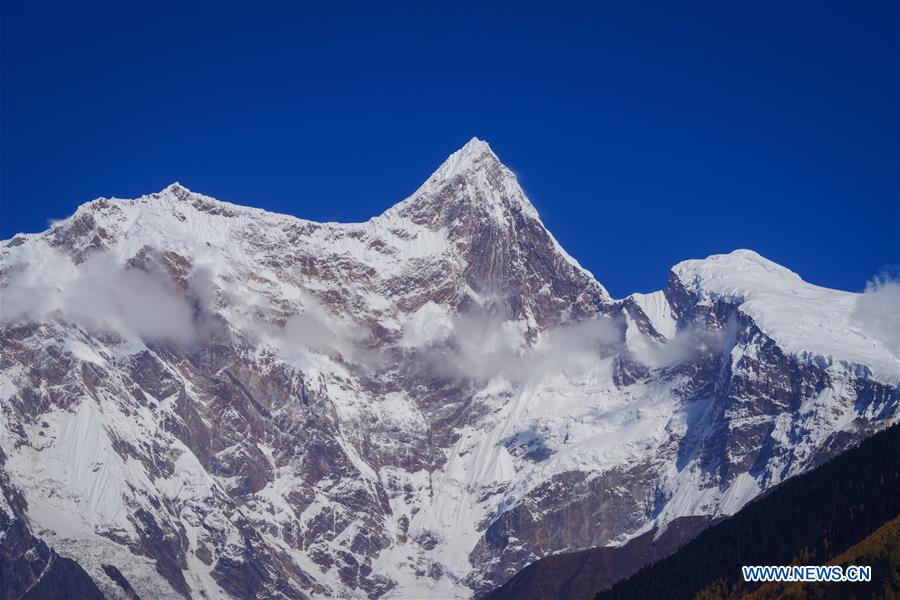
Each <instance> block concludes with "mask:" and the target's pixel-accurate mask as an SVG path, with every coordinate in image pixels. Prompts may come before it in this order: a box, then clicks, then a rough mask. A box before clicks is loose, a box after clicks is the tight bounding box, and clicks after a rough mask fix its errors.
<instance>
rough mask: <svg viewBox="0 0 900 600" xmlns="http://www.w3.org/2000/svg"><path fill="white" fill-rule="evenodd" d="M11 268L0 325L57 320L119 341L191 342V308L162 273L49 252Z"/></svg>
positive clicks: (99, 256)
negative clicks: (72, 258)
mask: <svg viewBox="0 0 900 600" xmlns="http://www.w3.org/2000/svg"><path fill="white" fill-rule="evenodd" d="M30 258H31V259H33V260H32V261H31V262H29V263H28V264H20V265H12V266H11V268H10V272H11V273H12V274H11V275H10V277H9V279H8V281H7V284H6V285H5V286H4V287H3V289H2V290H0V323H2V324H3V325H6V324H8V323H13V322H17V321H22V320H58V321H64V322H68V323H72V324H75V325H78V326H80V327H83V328H85V329H87V330H92V331H103V332H107V333H112V334H115V335H117V336H119V337H121V338H123V339H127V340H136V339H145V340H170V341H174V342H179V343H189V342H191V341H193V339H194V337H195V335H196V330H195V327H194V323H193V318H192V310H191V307H190V304H189V303H188V302H187V300H186V299H185V298H184V296H183V295H181V294H180V293H179V290H178V289H177V288H176V287H175V285H174V283H173V282H172V281H171V280H170V279H169V278H168V277H166V276H165V275H163V274H162V273H155V272H145V271H142V270H139V269H131V268H127V267H126V266H125V265H122V264H120V263H117V262H116V260H115V258H114V257H112V256H111V255H109V254H108V253H96V254H93V255H91V256H90V257H89V258H88V259H87V260H85V261H84V262H83V263H82V264H81V265H75V264H74V263H73V262H72V260H71V259H70V258H69V257H68V256H67V255H65V254H62V253H60V252H57V251H55V250H48V251H47V252H45V253H43V254H42V255H41V256H31V257H30Z"/></svg>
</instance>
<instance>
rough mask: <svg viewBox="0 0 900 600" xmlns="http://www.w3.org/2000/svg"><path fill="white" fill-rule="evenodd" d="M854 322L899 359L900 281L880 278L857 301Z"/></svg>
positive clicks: (854, 309)
mask: <svg viewBox="0 0 900 600" xmlns="http://www.w3.org/2000/svg"><path fill="white" fill-rule="evenodd" d="M853 320H854V321H855V322H856V323H857V324H858V325H859V326H860V327H861V328H862V329H863V330H865V332H866V333H867V334H869V335H871V336H872V337H874V338H876V339H878V340H879V341H880V342H881V343H883V344H884V345H885V346H886V347H887V348H888V350H890V351H891V352H892V353H893V355H894V356H897V357H900V281H898V280H897V279H896V278H890V277H887V276H885V277H877V278H875V279H873V280H872V281H870V282H869V284H868V285H867V286H866V290H865V292H863V293H862V294H861V295H860V296H859V298H857V300H856V305H855V306H854V308H853Z"/></svg>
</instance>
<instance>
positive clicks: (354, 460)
mask: <svg viewBox="0 0 900 600" xmlns="http://www.w3.org/2000/svg"><path fill="white" fill-rule="evenodd" d="M470 144H471V146H469V147H468V149H465V148H464V149H465V150H466V151H465V152H463V153H462V154H460V155H457V156H456V158H454V157H453V155H451V158H450V159H448V161H445V163H444V165H442V167H440V168H439V169H438V171H441V169H444V171H443V173H444V174H443V175H441V176H433V177H432V178H429V180H427V181H426V183H425V184H423V186H421V187H420V188H419V190H418V191H417V192H415V193H414V194H413V195H411V196H410V197H409V198H407V199H406V200H403V201H401V202H400V203H398V204H397V205H395V206H394V207H393V208H391V209H388V210H387V211H385V213H383V214H382V215H380V216H376V217H373V218H371V219H369V220H368V221H365V222H363V223H356V224H333V223H315V222H312V221H305V220H303V219H299V218H297V217H291V216H282V215H276V214H273V213H268V212H266V211H262V210H260V209H251V208H242V207H240V206H238V205H233V204H229V203H223V202H219V201H216V200H214V199H212V198H209V197H206V196H203V195H202V194H196V193H193V192H190V191H189V190H187V189H186V188H184V187H183V186H180V185H178V184H173V185H171V186H169V187H167V188H165V189H164V190H163V191H162V192H160V193H157V194H151V195H149V196H144V197H141V198H139V199H137V200H135V201H114V200H109V199H98V200H95V201H92V202H90V203H88V204H85V205H82V206H81V207H79V209H78V210H77V211H76V212H75V214H73V216H72V217H70V218H69V219H66V220H64V221H61V222H58V223H56V224H55V225H54V226H53V227H51V228H50V229H49V230H48V231H47V232H44V233H42V234H28V235H27V236H16V237H14V238H12V239H11V240H9V241H8V242H5V243H0V293H2V298H3V302H2V305H0V316H2V319H0V347H2V348H3V350H4V352H3V353H2V357H0V366H2V373H0V410H2V419H0V427H2V430H0V433H2V434H3V435H2V436H0V445H2V450H3V451H4V453H5V454H6V456H7V457H8V459H7V460H6V463H5V465H4V466H3V472H4V473H5V474H6V475H7V476H8V477H9V479H10V489H11V490H15V491H16V493H21V494H23V497H24V498H25V499H26V500H27V502H26V506H27V508H22V509H15V510H13V508H12V507H13V506H14V503H8V504H9V506H10V508H9V509H8V510H7V509H4V512H5V513H6V514H7V515H14V516H15V517H16V518H17V519H19V520H20V521H22V522H26V523H28V524H29V527H30V528H31V529H32V530H33V532H34V533H35V535H36V536H38V537H45V538H46V541H47V543H48V544H49V545H51V546H53V547H54V549H55V550H56V551H57V552H59V553H60V554H61V555H64V556H67V557H70V558H73V559H75V560H77V561H78V562H79V564H81V565H82V566H83V567H84V568H85V570H86V571H87V572H88V573H90V575H91V576H92V577H93V578H94V579H95V581H96V582H97V585H98V586H99V587H100V588H101V589H102V590H103V592H104V593H106V594H108V595H110V596H111V597H119V596H120V595H121V593H120V592H121V589H122V587H121V585H120V583H119V582H118V581H115V580H113V579H112V578H111V576H110V575H109V573H108V570H107V569H106V566H108V565H112V566H113V567H115V568H116V569H117V572H118V573H119V574H120V575H121V576H122V578H124V580H125V581H126V582H128V584H129V585H130V586H131V588H133V589H134V590H136V592H137V593H138V595H141V596H143V595H150V596H154V597H160V598H175V597H193V596H197V595H200V594H201V593H207V594H212V595H220V596H230V597H237V598H240V597H247V596H248V595H257V596H260V597H273V598H274V597H290V598H301V597H307V596H312V597H322V596H328V595H337V596H347V597H372V598H375V597H382V596H386V597H417V596H422V595H428V596H442V597H443V596H446V597H453V596H462V597H465V596H467V595H473V594H478V593H481V592H484V591H487V590H489V589H491V588H492V587H495V586H496V585H497V584H499V583H501V582H502V581H503V580H505V579H507V578H508V577H509V576H511V575H512V574H513V573H515V572H516V571H518V570H519V569H521V568H522V567H523V566H524V565H525V564H527V563H529V562H531V561H533V560H534V559H535V558H537V557H540V556H543V555H547V554H552V553H556V552H559V551H563V550H578V549H582V548H588V547H593V546H598V545H609V544H621V543H624V542H625V541H627V540H629V539H633V538H635V537H637V536H640V535H642V534H644V533H646V532H647V531H650V530H652V529H653V528H659V527H664V526H665V525H666V524H667V523H669V522H671V521H673V520H675V519H678V518H680V517H686V516H700V517H705V516H709V517H717V516H720V515H724V514H731V513H733V512H734V511H736V510H738V509H739V508H740V507H741V506H743V505H744V504H745V503H746V502H747V501H748V500H749V499H751V498H753V497H755V496H756V495H757V494H758V493H760V492H761V491H763V490H764V489H767V488H768V487H770V486H771V485H774V484H776V483H778V482H779V481H781V480H783V479H785V478H788V477H790V476H791V475H793V474H796V473H799V472H803V471H804V470H806V469H808V468H810V467H811V466H814V465H815V464H817V463H818V462H820V461H821V460H823V458H824V457H826V456H829V455H831V454H833V453H835V452H839V451H840V450H841V449H843V448H845V447H847V446H848V445H850V444H852V443H854V442H855V441H858V440H859V439H862V438H864V437H866V436H867V435H869V434H870V433H872V432H873V431H876V430H878V429H881V428H883V427H886V426H887V425H889V424H890V423H892V422H895V421H896V420H897V406H898V392H897V383H896V380H895V379H891V378H890V377H883V376H882V373H883V372H888V375H890V372H889V371H890V369H891V368H893V366H894V365H895V364H896V361H897V359H896V357H893V355H890V353H889V351H888V350H884V352H887V354H885V353H884V352H882V351H881V350H879V351H878V352H881V354H873V351H872V350H871V348H880V346H878V345H879V344H881V342H880V341H878V339H876V337H874V336H872V335H871V334H870V333H869V332H868V331H867V330H866V329H865V328H864V327H863V326H862V325H857V324H856V322H855V321H853V316H852V315H853V311H854V310H856V304H858V299H859V298H861V297H862V296H861V295H858V294H856V295H854V294H849V293H843V292H834V295H829V294H825V295H824V296H818V297H817V299H818V300H819V301H824V302H826V303H829V302H831V300H830V299H832V298H840V299H842V300H841V302H835V303H833V304H834V306H833V307H832V308H833V311H832V312H834V311H837V312H838V313H839V316H840V320H839V323H842V324H843V325H842V327H845V328H855V329H854V331H855V332H856V333H857V334H858V336H859V339H860V340H861V341H860V342H859V344H860V346H859V347H860V348H864V349H865V352H863V351H862V350H860V351H859V352H857V353H856V354H855V355H853V357H855V358H857V359H858V360H862V361H863V362H862V363H855V362H853V361H852V360H848V359H847V357H845V356H842V355H837V354H836V355H834V356H831V355H829V358H827V359H825V358H822V359H821V360H820V359H818V358H817V356H818V354H816V351H817V350H816V349H815V348H813V352H810V351H809V350H808V349H807V348H806V347H805V346H801V347H799V350H798V349H796V348H792V347H791V346H790V344H788V343H786V342H785V341H784V340H788V342H790V340H792V339H794V338H797V337H802V336H800V335H799V334H797V331H800V333H803V331H804V330H802V329H801V330H797V331H795V330H793V329H790V328H787V329H786V328H785V327H784V326H783V325H782V324H781V323H780V322H777V323H776V325H778V326H777V327H775V328H767V327H768V322H767V321H766V320H765V317H766V315H768V314H770V313H771V311H772V310H773V307H775V308H776V309H777V308H778V307H779V306H780V304H779V303H780V302H783V299H782V298H781V296H778V295H776V296H773V298H774V300H773V299H772V298H770V297H768V296H767V297H765V298H762V300H763V301H762V303H760V298H758V297H755V298H749V299H747V298H744V297H740V298H738V297H737V296H735V295H733V294H726V293H721V290H720V289H718V288H710V287H709V286H707V285H706V284H705V283H703V284H702V285H701V286H700V287H696V286H694V285H693V283H692V281H687V282H684V281H682V280H681V279H680V278H679V277H678V276H677V274H676V273H675V272H674V271H673V273H672V275H671V276H670V281H669V284H668V286H667V287H666V288H665V289H664V290H662V291H660V292H656V293H653V294H641V295H632V296H629V297H626V298H625V299H621V300H615V299H613V298H611V297H610V296H609V294H608V293H607V292H606V290H605V288H603V286H602V285H601V284H600V283H599V282H597V281H596V279H594V278H593V276H591V275H590V273H589V272H587V271H586V270H584V269H582V268H581V267H580V266H579V265H578V263H577V261H575V260H574V259H572V258H571V257H570V256H568V254H566V253H565V251H564V250H563V249H562V248H561V247H560V246H559V244H558V242H556V240H555V239H554V238H553V237H552V235H551V234H550V233H549V232H548V231H547V230H546V228H545V227H544V226H543V224H542V223H541V222H540V219H539V217H538V216H537V213H536V211H534V212H533V213H532V210H533V207H531V205H530V203H528V201H527V198H526V197H525V195H524V192H523V191H522V190H521V188H520V187H519V185H518V183H517V181H516V180H515V176H514V175H513V174H512V173H511V172H510V171H509V170H508V169H506V168H505V167H503V165H502V163H500V162H499V159H497V157H496V155H494V154H493V152H492V151H491V150H490V148H489V146H487V144H486V143H484V142H481V141H480V140H473V141H472V142H470ZM461 152H462V151H461ZM445 166H446V168H444V167H445ZM445 175H446V177H445ZM526 203H527V204H526ZM529 207H531V209H529ZM733 254H734V253H733ZM726 256H732V255H726ZM748 258H752V256H749V255H746V254H743V253H738V254H737V255H734V256H732V259H733V260H741V261H744V260H746V259H748ZM713 262H715V261H713ZM751 262H752V261H751ZM703 264H707V263H703ZM716 281H719V279H716ZM753 285H754V286H755V285H756V284H755V283H754V284H753ZM797 285H798V286H799V285H800V284H797ZM805 289H806V288H803V287H800V288H797V290H798V291H803V290H805ZM792 290H793V288H791V289H789V290H788V291H787V293H788V296H789V297H794V296H796V297H797V298H799V300H797V302H800V303H801V304H802V302H809V299H808V298H807V299H804V298H805V297H804V296H803V295H802V294H800V295H797V294H792V293H791V292H792ZM826 291H827V290H826ZM707 292H709V293H707ZM817 293H818V292H817ZM823 293H824V292H823ZM753 301H755V302H756V303H755V304H751V305H750V309H748V308H747V307H746V306H745V304H747V303H748V302H753ZM751 309H752V310H751ZM809 314H811V315H813V317H815V316H816V315H821V314H822V313H821V312H820V313H816V312H815V311H811V312H809ZM825 316H826V317H829V318H830V314H826V315H825ZM835 322H838V321H835ZM828 331H829V332H830V333H828V335H834V331H833V330H828ZM829 339H830V338H829ZM831 346H832V345H828V344H826V345H825V349H826V350H829V351H830V349H831ZM839 350H841V349H840V348H839ZM842 351H843V350H842ZM804 352H807V354H804ZM853 357H851V358H853ZM873 357H874V358H873ZM892 361H893V362H892ZM85 440H91V442H90V443H86V442H85ZM75 450H77V451H75ZM103 457H105V458H103ZM10 493H12V492H10ZM15 506H18V505H15ZM2 508H3V507H2V506H0V509H2ZM54 514H63V515H67V516H68V517H69V519H68V521H66V522H60V521H59V520H58V519H55V518H54V517H53V516H52V515H54ZM119 555H121V556H122V557H123V558H122V559H121V560H119V561H118V562H116V561H113V560H112V558H111V557H112V556H119ZM104 557H105V558H104ZM260 565H262V566H260ZM117 594H118V595H117Z"/></svg>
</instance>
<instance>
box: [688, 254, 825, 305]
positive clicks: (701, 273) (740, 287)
mask: <svg viewBox="0 0 900 600" xmlns="http://www.w3.org/2000/svg"><path fill="white" fill-rule="evenodd" d="M672 272H673V273H674V274H675V275H676V276H677V277H678V278H679V279H680V280H681V281H682V283H684V284H685V285H686V286H688V287H690V288H695V289H698V290H700V289H702V290H706V291H711V292H715V293H727V294H731V295H734V294H740V293H741V292H744V291H750V290H757V291H758V290H768V289H770V288H771V289H777V290H785V289H787V288H788V287H792V286H795V285H797V284H799V285H808V284H805V282H804V281H803V280H802V279H801V278H800V276H799V275H797V274H796V273H794V272H793V271H791V270H790V269H788V268H786V267H783V266H781V265H779V264H778V263H776V262H774V261H771V260H769V259H768V258H765V257H764V256H762V255H760V254H759V253H757V252H754V251H753V250H746V249H740V250H735V251H733V252H729V253H727V254H713V255H712V256H708V257H706V258H703V259H693V260H685V261H682V262H680V263H678V264H677V265H675V266H674V267H673V268H672Z"/></svg>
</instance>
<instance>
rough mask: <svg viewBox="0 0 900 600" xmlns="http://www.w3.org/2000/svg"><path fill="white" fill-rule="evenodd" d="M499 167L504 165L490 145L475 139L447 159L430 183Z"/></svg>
mask: <svg viewBox="0 0 900 600" xmlns="http://www.w3.org/2000/svg"><path fill="white" fill-rule="evenodd" d="M498 166H499V167H502V166H503V165H502V163H501V162H500V159H499V158H498V157H497V155H496V154H494V151H493V150H491V146H490V144H488V143H487V142H485V141H483V140H480V139H478V138H477V137H473V138H472V139H471V140H469V141H468V142H466V144H465V145H464V146H463V147H462V148H460V149H459V150H457V151H456V152H454V153H453V154H451V155H450V156H448V157H447V160H445V161H444V162H443V163H442V164H441V166H440V167H438V169H437V171H435V172H434V174H432V176H431V177H430V178H429V182H443V181H448V180H450V179H453V178H454V177H456V176H457V175H461V174H464V173H466V172H470V171H475V170H478V169H480V168H490V167H498Z"/></svg>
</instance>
